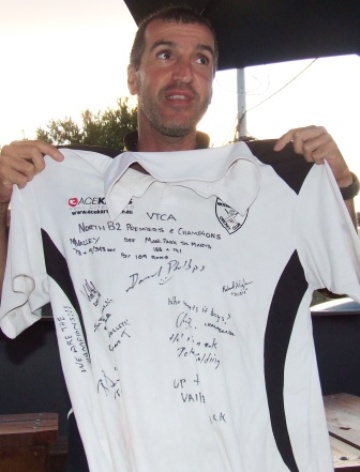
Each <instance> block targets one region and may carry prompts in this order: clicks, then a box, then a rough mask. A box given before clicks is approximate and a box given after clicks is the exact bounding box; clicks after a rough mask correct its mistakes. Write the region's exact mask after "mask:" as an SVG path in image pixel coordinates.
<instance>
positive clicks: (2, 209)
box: [0, 203, 9, 298]
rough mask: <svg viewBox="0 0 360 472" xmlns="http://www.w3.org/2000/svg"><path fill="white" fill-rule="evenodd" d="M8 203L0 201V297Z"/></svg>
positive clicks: (5, 251)
mask: <svg viewBox="0 0 360 472" xmlns="http://www.w3.org/2000/svg"><path fill="white" fill-rule="evenodd" d="M8 208H9V205H8V203H0V298H1V292H2V286H3V281H4V273H5V265H6V253H7V243H8V211H9V210H8Z"/></svg>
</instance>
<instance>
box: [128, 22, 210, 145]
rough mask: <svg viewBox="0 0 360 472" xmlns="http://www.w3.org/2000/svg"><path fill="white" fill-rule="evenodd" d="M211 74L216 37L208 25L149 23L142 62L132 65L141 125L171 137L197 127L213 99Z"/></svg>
mask: <svg viewBox="0 0 360 472" xmlns="http://www.w3.org/2000/svg"><path fill="white" fill-rule="evenodd" d="M213 73H214V38H213V35H212V33H211V31H210V30H209V29H208V28H207V27H206V26H204V25H199V24H182V23H180V24H178V23H176V22H165V21H162V20H154V21H152V22H151V23H149V25H148V27H147V29H146V33H145V50H144V53H143V55H142V58H141V63H140V67H139V69H138V70H137V71H135V69H134V67H133V66H129V80H128V82H129V88H130V92H131V93H132V94H137V95H138V112H139V128H141V127H144V126H147V127H150V128H152V129H155V130H156V131H157V132H159V133H160V134H162V135H165V136H173V137H182V136H186V135H187V134H188V133H189V132H191V131H193V130H194V129H195V127H196V125H197V123H198V122H199V121H200V119H201V118H202V116H203V115H204V113H205V111H206V110H207V107H208V105H209V103H210V100H211V94H212V81H213Z"/></svg>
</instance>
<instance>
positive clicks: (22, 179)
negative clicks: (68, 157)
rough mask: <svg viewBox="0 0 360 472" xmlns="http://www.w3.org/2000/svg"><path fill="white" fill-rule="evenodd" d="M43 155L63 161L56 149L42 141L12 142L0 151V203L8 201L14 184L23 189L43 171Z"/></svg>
mask: <svg viewBox="0 0 360 472" xmlns="http://www.w3.org/2000/svg"><path fill="white" fill-rule="evenodd" d="M45 154H48V155H49V156H51V157H52V158H53V159H54V160H55V161H58V162H60V161H62V160H63V159H64V156H63V155H62V154H61V152H60V151H59V150H58V149H56V148H55V147H54V146H52V145H51V144H47V143H44V142H42V141H14V142H12V143H11V144H9V145H7V146H4V147H3V148H2V149H1V155H0V203H7V202H9V201H10V199H11V194H12V188H13V185H14V184H16V185H18V186H19V187H20V188H22V187H25V185H26V184H27V183H28V182H30V180H32V178H33V177H34V175H36V174H37V173H39V172H41V171H42V170H43V169H44V167H45V162H44V155H45Z"/></svg>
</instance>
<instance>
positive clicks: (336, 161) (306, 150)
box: [274, 126, 352, 188]
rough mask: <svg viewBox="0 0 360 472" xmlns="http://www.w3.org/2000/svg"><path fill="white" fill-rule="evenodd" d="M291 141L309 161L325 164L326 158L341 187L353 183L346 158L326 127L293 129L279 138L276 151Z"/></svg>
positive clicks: (295, 149)
mask: <svg viewBox="0 0 360 472" xmlns="http://www.w3.org/2000/svg"><path fill="white" fill-rule="evenodd" d="M290 142H292V143H293V146H294V151H295V152H296V153H297V154H302V155H303V156H304V158H305V159H306V160H307V161H308V162H315V164H323V163H324V161H325V160H326V161H327V162H328V164H329V166H330V168H331V170H332V172H333V174H334V177H335V179H336V182H337V184H338V186H339V187H340V188H341V187H347V186H348V185H350V184H351V183H352V175H351V173H350V170H349V168H348V166H347V164H346V162H345V159H344V157H343V155H342V154H341V152H340V150H339V148H338V147H337V144H336V143H335V141H334V140H333V138H332V137H331V136H330V134H329V133H328V132H327V131H326V129H325V128H324V127H322V126H306V127H304V128H294V129H291V130H290V131H288V132H287V133H285V134H284V135H283V136H281V138H279V139H278V140H277V142H276V144H275V146H274V151H281V150H282V149H283V148H284V147H285V146H286V144H288V143H290Z"/></svg>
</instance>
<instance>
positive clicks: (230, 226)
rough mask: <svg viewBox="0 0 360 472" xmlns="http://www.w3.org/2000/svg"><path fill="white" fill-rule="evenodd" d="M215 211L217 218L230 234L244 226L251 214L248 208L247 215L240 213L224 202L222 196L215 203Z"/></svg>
mask: <svg viewBox="0 0 360 472" xmlns="http://www.w3.org/2000/svg"><path fill="white" fill-rule="evenodd" d="M215 213H216V218H217V219H218V220H219V222H220V223H221V225H222V226H223V227H224V228H225V229H226V231H227V232H228V233H229V234H233V233H235V232H236V231H238V230H239V229H240V228H241V227H242V226H243V224H244V223H245V221H246V218H247V216H248V214H249V210H246V213H245V215H240V213H239V212H238V211H236V210H234V208H231V206H229V205H228V204H227V203H225V202H223V201H222V200H221V199H220V198H217V199H216V203H215Z"/></svg>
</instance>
